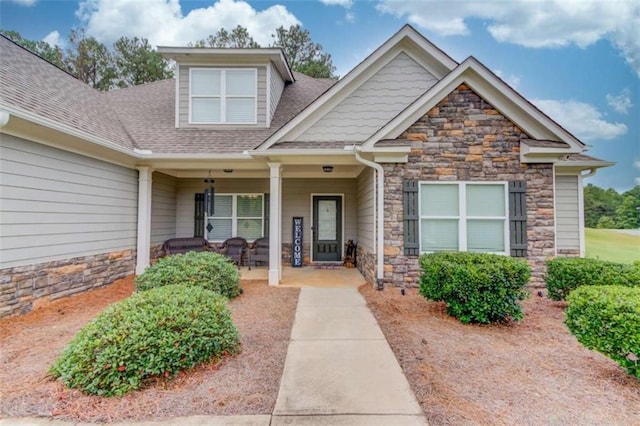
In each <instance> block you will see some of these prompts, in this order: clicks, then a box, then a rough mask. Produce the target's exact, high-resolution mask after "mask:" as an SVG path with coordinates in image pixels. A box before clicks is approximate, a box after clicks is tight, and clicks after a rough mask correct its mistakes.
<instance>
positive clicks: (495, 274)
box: [420, 252, 531, 324]
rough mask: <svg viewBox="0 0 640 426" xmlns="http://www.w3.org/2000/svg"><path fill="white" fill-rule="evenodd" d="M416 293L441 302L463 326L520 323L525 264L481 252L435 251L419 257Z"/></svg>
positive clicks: (526, 274) (527, 273)
mask: <svg viewBox="0 0 640 426" xmlns="http://www.w3.org/2000/svg"><path fill="white" fill-rule="evenodd" d="M420 267H421V269H422V275H421V276H420V294H421V295H422V296H424V297H425V298H427V299H431V300H435V301H444V302H445V303H446V304H447V313H448V314H449V315H453V316H454V317H456V318H458V319H459V320H460V321H461V322H463V323H470V322H474V323H484V324H487V323H492V322H498V321H506V320H508V319H513V320H520V319H522V317H523V314H522V307H521V306H520V304H519V303H518V302H519V301H521V300H523V299H525V298H526V297H527V296H528V294H529V293H527V292H526V291H524V286H525V285H526V284H527V283H528V282H529V278H530V277H531V268H529V265H528V264H527V262H526V261H524V260H522V259H515V258H513V257H507V256H500V255H496V254H485V253H466V252H439V253H432V254H425V255H422V256H421V257H420Z"/></svg>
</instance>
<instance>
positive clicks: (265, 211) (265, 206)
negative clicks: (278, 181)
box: [264, 194, 270, 237]
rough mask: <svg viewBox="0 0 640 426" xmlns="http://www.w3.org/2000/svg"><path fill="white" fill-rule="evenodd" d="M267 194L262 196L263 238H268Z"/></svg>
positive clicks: (268, 207)
mask: <svg viewBox="0 0 640 426" xmlns="http://www.w3.org/2000/svg"><path fill="white" fill-rule="evenodd" d="M269 200H270V197H269V194H264V236H265V237H268V236H269V209H270V204H269Z"/></svg>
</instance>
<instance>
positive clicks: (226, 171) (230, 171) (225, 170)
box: [222, 169, 233, 173]
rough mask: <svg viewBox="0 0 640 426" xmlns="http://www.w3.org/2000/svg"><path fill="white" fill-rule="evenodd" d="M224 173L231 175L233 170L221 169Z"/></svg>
mask: <svg viewBox="0 0 640 426" xmlns="http://www.w3.org/2000/svg"><path fill="white" fill-rule="evenodd" d="M222 171H223V172H225V173H233V169H222Z"/></svg>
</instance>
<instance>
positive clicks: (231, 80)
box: [225, 70, 256, 96]
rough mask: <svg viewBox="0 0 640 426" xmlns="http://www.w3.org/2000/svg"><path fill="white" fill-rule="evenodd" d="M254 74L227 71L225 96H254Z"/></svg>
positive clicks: (250, 71)
mask: <svg viewBox="0 0 640 426" xmlns="http://www.w3.org/2000/svg"><path fill="white" fill-rule="evenodd" d="M255 76H256V74H255V71H254V70H227V72H226V75H225V78H226V82H227V87H226V94H227V96H255V94H256V77H255Z"/></svg>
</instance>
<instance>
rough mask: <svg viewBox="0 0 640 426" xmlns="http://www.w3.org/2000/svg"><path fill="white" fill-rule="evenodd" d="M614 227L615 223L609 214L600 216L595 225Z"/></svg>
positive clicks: (605, 227)
mask: <svg viewBox="0 0 640 426" xmlns="http://www.w3.org/2000/svg"><path fill="white" fill-rule="evenodd" d="M615 227H616V223H615V222H614V221H613V219H611V218H610V217H609V216H601V217H600V219H598V224H597V226H596V228H599V229H615Z"/></svg>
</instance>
